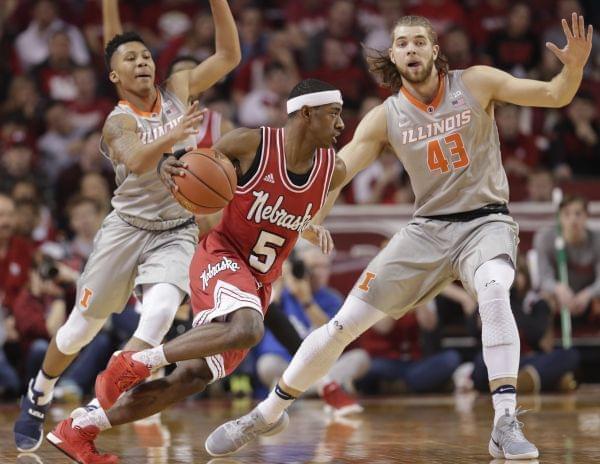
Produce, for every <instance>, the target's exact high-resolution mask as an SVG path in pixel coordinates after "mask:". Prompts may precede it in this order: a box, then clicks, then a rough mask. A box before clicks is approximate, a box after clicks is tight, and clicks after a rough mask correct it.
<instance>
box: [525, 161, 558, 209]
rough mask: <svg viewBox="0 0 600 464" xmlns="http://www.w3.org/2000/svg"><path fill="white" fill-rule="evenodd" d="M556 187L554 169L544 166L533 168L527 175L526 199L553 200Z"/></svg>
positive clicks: (537, 200)
mask: <svg viewBox="0 0 600 464" xmlns="http://www.w3.org/2000/svg"><path fill="white" fill-rule="evenodd" d="M554 187H555V183H554V176H552V171H550V170H549V169H546V168H543V167H541V168H537V169H533V170H532V171H531V172H530V173H529V176H528V177H527V197H526V198H525V201H535V202H544V201H552V190H553V189H554Z"/></svg>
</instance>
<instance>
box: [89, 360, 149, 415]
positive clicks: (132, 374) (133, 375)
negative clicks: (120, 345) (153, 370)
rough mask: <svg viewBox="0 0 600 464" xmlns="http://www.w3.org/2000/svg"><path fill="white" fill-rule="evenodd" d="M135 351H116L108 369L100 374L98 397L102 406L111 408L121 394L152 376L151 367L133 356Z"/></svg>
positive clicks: (97, 384) (97, 381)
mask: <svg viewBox="0 0 600 464" xmlns="http://www.w3.org/2000/svg"><path fill="white" fill-rule="evenodd" d="M135 353H136V352H135V351H120V352H116V353H115V354H113V355H112V357H111V358H110V361H109V362H108V366H106V369H105V370H104V371H102V372H100V374H98V377H97V378H96V398H98V401H99V402H100V406H102V408H104V409H109V408H110V407H111V406H112V405H113V404H115V402H116V401H117V399H119V396H121V395H122V394H123V393H125V392H126V391H127V390H130V389H132V388H133V387H135V386H136V385H138V384H140V383H142V382H143V381H144V379H146V378H147V377H149V376H150V369H148V368H147V367H146V365H145V364H144V363H141V362H138V361H134V360H133V359H132V358H131V356H133V355H134V354H135Z"/></svg>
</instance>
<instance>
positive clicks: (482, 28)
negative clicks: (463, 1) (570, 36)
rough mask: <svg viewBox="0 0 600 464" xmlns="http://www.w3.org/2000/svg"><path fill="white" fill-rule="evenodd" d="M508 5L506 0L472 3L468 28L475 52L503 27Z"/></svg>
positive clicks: (481, 48)
mask: <svg viewBox="0 0 600 464" xmlns="http://www.w3.org/2000/svg"><path fill="white" fill-rule="evenodd" d="M509 6H510V2H509V1H508V0H482V1H479V2H476V3H475V4H474V5H473V7H472V9H471V11H469V15H468V19H469V27H468V29H469V35H470V36H471V39H472V40H473V44H474V45H475V47H476V51H477V52H480V51H482V50H483V48H484V47H485V44H487V43H488V41H489V38H490V37H491V36H493V35H494V34H495V33H497V32H500V31H501V30H502V29H504V27H505V26H506V17H507V14H508V7H509ZM569 14H570V13H569Z"/></svg>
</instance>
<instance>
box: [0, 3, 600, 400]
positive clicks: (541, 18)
mask: <svg viewBox="0 0 600 464" xmlns="http://www.w3.org/2000/svg"><path fill="white" fill-rule="evenodd" d="M229 3H230V5H231V7H232V9H233V12H234V15H235V17H236V20H237V21H238V30H239V34H240V40H241V47H242V54H243V58H242V63H241V64H240V66H239V67H238V68H237V69H236V70H234V71H233V72H232V73H231V74H230V75H229V76H228V77H227V78H226V79H224V80H223V81H222V82H220V83H219V84H218V85H216V86H215V87H214V88H213V89H210V90H209V91H208V92H206V93H205V94H204V95H202V96H201V103H202V104H203V105H205V106H207V107H209V108H211V109H213V110H215V111H218V112H219V113H221V114H222V116H223V120H224V121H227V122H228V123H229V122H232V123H233V125H236V126H237V125H242V126H247V127H258V126H261V125H271V126H280V125H282V124H284V122H285V120H286V112H285V100H286V98H287V95H288V93H289V91H290V90H291V88H292V87H293V86H294V85H295V84H296V83H297V82H298V81H299V80H300V79H302V78H307V77H314V78H318V79H322V80H325V81H328V82H330V83H332V84H334V85H335V86H337V87H338V88H339V89H340V90H341V91H342V93H343V97H344V111H343V115H342V116H343V119H344V121H345V123H346V129H345V131H344V134H343V136H342V137H341V138H340V140H339V142H338V143H339V147H341V146H343V145H344V144H345V143H347V142H348V141H349V140H350V139H351V138H352V134H353V131H354V129H355V127H356V124H357V122H358V121H359V120H360V119H361V118H362V117H363V116H364V114H365V113H366V112H368V111H369V110H370V109H371V108H373V107H374V106H376V105H377V104H379V103H380V102H382V101H383V99H385V98H386V97H387V96H389V95H390V93H389V91H388V90H386V89H384V88H382V87H380V86H379V85H378V84H377V83H376V82H375V81H374V79H373V77H372V76H371V75H370V74H369V73H368V71H367V69H366V64H365V58H364V57H365V52H366V53H369V50H371V51H372V50H385V49H387V48H388V47H389V45H390V34H391V30H392V28H393V25H394V24H395V22H396V21H397V19H399V18H400V17H401V16H403V15H406V14H417V15H422V16H425V17H427V18H428V19H430V21H431V22H432V24H433V25H434V28H435V29H436V31H437V33H438V34H439V42H440V46H441V50H442V53H444V54H445V55H446V56H447V57H448V60H449V64H450V68H451V69H452V68H459V69H460V68H465V67H468V66H471V65H474V64H489V65H493V66H496V67H498V68H500V69H503V70H505V71H508V72H510V73H512V74H514V75H515V76H518V77H532V78H536V79H542V80H549V79H551V78H552V77H553V76H554V75H556V74H557V73H558V72H559V71H560V69H561V64H560V63H559V61H558V60H557V59H556V58H555V57H554V55H553V54H552V53H551V52H549V51H548V50H547V49H546V47H545V45H544V44H545V42H547V41H550V42H554V43H556V44H557V45H558V46H559V47H562V46H563V45H564V42H565V39H564V33H563V30H562V27H561V25H560V18H563V17H564V18H566V17H569V16H570V14H571V12H573V11H575V12H578V13H581V14H584V15H585V18H586V22H589V23H592V24H593V25H594V26H595V27H596V30H598V29H599V27H598V26H599V22H598V15H599V4H598V2H596V1H595V0H587V1H578V0H554V1H552V0H529V1H527V2H515V1H508V0H354V1H351V0H303V1H285V0H264V1H251V0H231V1H230V2H229ZM120 12H121V15H122V18H123V22H124V26H125V29H127V30H135V31H136V32H138V33H140V34H141V35H142V37H143V38H144V40H145V41H146V44H147V45H148V46H149V48H150V49H151V51H152V53H153V56H154V59H155V62H156V65H157V79H158V80H161V81H162V80H163V79H164V78H165V77H166V76H168V75H169V73H170V72H171V65H172V63H173V62H174V61H175V60H177V59H181V58H182V57H185V58H186V60H191V61H196V62H199V61H202V60H203V59H205V58H206V57H208V56H209V55H210V54H211V53H212V52H213V41H214V25H213V22H212V18H211V16H210V11H209V7H208V2H206V1H203V0H130V1H129V0H128V1H122V2H121V5H120ZM594 34H595V35H594V45H593V49H592V56H591V58H590V60H589V64H588V65H587V67H586V69H585V75H584V82H583V84H582V86H581V90H580V91H579V93H578V94H577V95H576V97H575V98H574V100H573V102H572V103H571V104H570V105H568V106H567V107H565V108H561V109H558V110H546V109H536V108H518V107H515V106H512V105H502V106H500V107H497V108H496V113H495V117H496V121H497V125H498V131H499V136H500V141H501V145H502V156H503V159H504V165H505V168H506V170H507V173H508V176H509V181H510V185H511V200H512V201H531V202H547V201H550V200H551V192H552V188H553V187H554V186H555V185H569V186H570V190H571V191H577V192H581V193H583V194H584V196H585V197H587V199H590V200H600V188H598V186H599V185H600V119H599V116H600V105H599V102H600V85H599V83H600V35H599V34H598V32H595V33H594ZM117 100H118V98H117V96H116V95H115V93H114V89H113V87H112V85H111V84H110V82H109V81H108V78H107V72H106V68H105V65H104V61H103V47H102V14H101V0H4V1H3V2H1V4H0V173H1V174H0V303H1V306H2V308H3V316H2V319H0V347H1V348H2V349H0V394H1V395H2V396H4V397H7V398H13V397H15V396H16V395H17V394H18V393H19V392H20V391H21V390H22V388H23V380H24V379H27V378H29V377H31V376H32V375H33V373H35V372H36V371H37V369H38V368H39V364H40V362H41V359H42V358H43V353H44V351H45V349H46V346H47V343H48V340H49V339H50V337H51V336H52V335H53V334H54V333H55V331H56V330H57V329H58V327H59V326H60V325H61V324H62V322H63V321H64V319H65V317H66V315H68V312H69V311H70V309H71V308H72V306H73V304H72V303H73V299H74V293H75V290H74V288H75V287H74V286H75V282H76V280H77V277H78V275H79V272H80V271H81V270H82V268H83V265H84V264H85V261H86V259H87V258H88V256H89V253H90V251H91V249H92V243H93V238H94V235H95V233H96V231H97V230H98V228H99V227H100V224H101V222H102V220H103V218H104V217H105V215H106V214H107V213H108V212H109V211H110V209H111V205H110V197H111V194H112V191H113V189H114V187H115V184H114V174H113V170H112V166H111V163H110V162H109V161H108V160H106V159H104V158H103V157H102V156H101V155H100V153H99V144H100V131H101V128H102V125H103V122H104V120H105V118H106V116H107V115H108V113H109V112H110V111H111V109H112V107H113V106H114V105H115V103H116V101H117ZM222 127H225V126H222ZM339 147H338V148H339ZM341 201H343V202H346V203H349V204H399V203H411V202H412V201H413V196H412V191H411V187H410V184H409V182H408V179H407V176H406V175H405V173H404V172H403V168H402V166H401V164H400V163H399V162H398V160H397V159H396V157H395V156H394V155H393V154H392V153H391V152H390V153H384V154H383V155H382V157H381V158H380V159H379V160H378V161H377V162H376V163H374V164H373V165H372V166H370V167H369V168H368V169H366V170H365V171H363V172H362V173H361V174H359V175H358V176H357V177H356V178H355V179H354V181H353V182H352V183H351V184H350V185H349V186H348V187H347V188H346V190H345V192H344V195H343V196H342V198H341ZM587 207H588V206H587V200H586V198H584V197H581V198H570V199H567V201H566V202H565V204H564V205H563V208H562V209H561V220H562V221H563V222H564V224H563V227H564V228H565V230H568V231H570V232H569V239H568V240H567V242H568V245H567V246H568V250H569V247H571V248H570V250H571V253H572V255H571V256H573V254H574V256H576V257H577V259H575V260H574V261H573V262H571V261H570V268H569V272H570V277H571V278H572V279H571V280H570V282H572V284H571V287H568V286H567V288H564V287H563V286H561V284H558V283H557V280H558V279H557V278H556V276H555V269H556V263H555V259H554V258H553V256H554V254H553V252H552V242H551V240H552V239H553V238H552V237H551V234H552V233H553V232H552V231H550V230H549V231H540V232H539V233H538V236H536V239H535V241H534V245H535V252H536V253H535V254H534V255H533V258H531V259H529V262H530V263H537V265H533V266H529V267H528V266H526V265H520V266H519V272H518V274H517V278H516V284H515V288H514V291H513V310H514V311H515V316H516V318H517V321H518V324H519V328H520V330H521V335H522V342H523V349H524V357H523V366H522V367H523V369H522V372H523V379H521V380H522V382H521V384H522V385H525V386H527V385H529V386H531V388H532V389H533V390H536V391H539V390H540V389H544V390H551V389H563V390H569V389H573V388H575V386H576V384H577V382H576V380H577V377H578V376H582V377H581V378H583V379H584V380H592V381H600V379H598V378H593V375H592V376H591V377H590V376H589V375H588V374H579V373H578V372H580V371H579V370H580V368H581V364H582V363H583V364H585V363H586V362H588V364H589V363H591V362H598V360H600V356H598V354H597V351H593V350H592V351H591V352H589V353H588V352H587V351H586V352H585V353H583V357H582V351H581V350H575V349H571V350H562V349H555V340H554V338H553V334H554V332H555V330H554V329H555V328H556V327H555V326H556V320H557V318H556V317H555V315H556V314H557V309H558V308H559V307H560V306H563V307H567V308H569V310H570V312H571V314H572V315H573V317H574V318H575V326H576V328H577V327H578V324H579V326H581V328H582V330H583V329H585V330H587V331H588V332H589V333H590V334H595V336H596V337H597V335H598V333H599V332H598V329H597V328H596V329H594V327H598V326H599V319H600V304H599V303H598V298H599V297H600V285H599V282H600V269H599V267H600V237H599V236H598V234H597V233H596V232H593V231H591V230H589V229H588V228H587V225H586V221H587V216H588V211H587ZM544 234H546V235H544ZM523 251H525V250H523ZM299 256H303V257H302V258H299V259H301V260H302V261H303V262H304V261H306V262H307V263H305V264H307V265H306V272H305V274H303V275H300V276H299V275H297V273H296V274H294V273H292V272H291V271H289V270H288V271H286V273H285V276H284V279H283V283H282V287H281V289H280V291H279V292H278V293H277V295H278V299H279V301H277V302H276V303H277V304H281V305H282V307H283V308H284V310H285V311H286V313H287V314H288V315H289V317H290V320H292V322H293V323H294V325H296V326H297V328H298V332H299V333H304V334H305V333H307V332H308V331H309V330H311V329H313V328H314V327H315V326H318V325H319V324H320V323H322V322H323V321H324V320H327V318H328V317H330V316H331V314H333V313H334V312H335V311H336V310H337V309H338V308H339V306H340V305H341V302H342V295H339V294H337V293H336V292H335V290H333V289H328V290H327V292H325V291H324V289H327V280H328V275H329V272H330V265H331V263H330V262H329V259H328V258H326V257H324V256H322V255H319V254H318V253H315V252H314V250H312V251H311V250H308V251H306V250H305V251H303V252H302V253H299ZM527 262H528V260H527V259H523V260H521V263H527ZM532 267H533V270H534V272H533V274H534V275H532ZM540 276H542V277H540ZM536 279H537V283H536ZM299 289H300V290H299ZM307 289H309V291H311V292H314V293H315V294H316V293H318V292H322V293H323V292H324V293H323V294H322V295H321V296H320V297H319V298H317V296H315V301H317V302H318V305H319V307H320V308H321V309H322V310H323V315H322V317H316V318H315V317H308V316H307V315H306V314H304V313H303V312H302V305H301V304H299V303H298V302H299V301H301V300H302V299H303V298H304V296H302V295H301V294H299V292H302V291H303V292H306V291H307ZM135 306H136V302H135V300H134V299H132V300H131V301H130V304H129V305H128V306H127V308H126V309H125V311H124V312H123V313H122V314H120V315H117V316H114V317H113V318H112V319H111V321H110V323H109V324H108V325H107V326H106V327H105V330H104V331H103V332H102V333H101V335H100V336H99V337H98V338H97V339H96V340H95V341H94V342H93V343H92V345H90V346H89V347H88V348H87V349H86V351H85V352H84V353H83V354H82V356H80V359H79V360H78V361H77V362H76V363H75V364H74V365H73V366H72V367H71V368H70V370H69V372H68V374H67V375H66V376H65V377H64V379H63V380H61V385H62V387H63V391H64V392H70V393H73V392H75V393H76V394H78V395H80V394H83V393H89V391H90V388H91V386H92V385H93V381H94V379H95V375H96V373H97V372H98V371H99V370H100V369H101V368H103V367H104V365H105V363H106V360H107V359H108V357H109V356H110V354H111V353H112V351H113V350H114V349H116V348H117V347H118V346H119V344H120V343H122V342H123V341H124V340H126V339H127V338H128V337H129V335H131V333H132V332H133V330H134V328H135V325H136V321H137V317H138V316H137V313H136V311H135ZM476 309H477V305H476V302H475V301H474V300H473V299H472V297H470V296H469V295H468V294H467V293H466V292H465V291H464V290H463V289H462V288H461V287H460V286H450V287H448V288H447V289H446V290H445V291H444V293H443V294H442V295H441V296H440V297H439V298H437V299H436V300H435V301H434V302H432V303H431V304H429V305H427V306H424V307H422V308H418V309H417V310H415V311H413V312H411V313H410V314H409V315H407V316H406V317H404V318H403V319H401V320H400V321H398V322H395V321H393V320H389V321H388V320H386V321H382V323H380V324H378V325H377V326H376V327H375V328H374V329H372V330H371V331H369V332H368V333H367V334H365V336H363V337H361V339H359V341H358V342H357V343H356V344H355V345H354V346H353V347H352V349H353V350H354V352H353V353H352V356H354V358H353V359H352V360H351V361H348V363H347V364H352V365H353V366H355V367H356V369H355V370H354V371H352V372H348V370H347V369H346V370H344V369H342V370H341V371H343V372H340V376H341V377H340V378H339V379H337V380H338V381H339V382H340V383H343V384H344V385H345V386H346V387H347V388H348V389H354V388H358V390H359V391H361V392H364V393H370V394H375V393H379V392H383V393H386V392H390V391H398V390H408V391H414V392H421V391H423V392H428V391H438V390H445V389H446V390H448V389H453V388H455V389H463V390H469V389H473V388H476V389H485V388H486V387H485V385H486V379H487V374H486V372H485V367H484V365H483V362H482V359H481V355H480V354H479V353H478V348H477V346H476V345H469V346H466V345H460V344H458V345H455V346H454V347H450V348H449V347H448V346H447V340H452V339H455V338H456V337H459V338H460V337H462V339H465V337H468V336H470V335H472V336H473V337H472V339H473V340H477V339H478V338H479V337H477V336H476V335H477V331H478V330H479V329H478V321H477V311H476ZM311 316H315V315H314V314H312V315H311ZM187 324H189V320H188V313H187V312H186V310H185V308H184V309H182V312H181V318H180V319H179V320H178V322H176V324H175V325H174V328H173V333H178V332H181V331H182V330H185V328H186V326H187ZM594 324H595V325H594ZM585 330H584V331H585ZM594 330H595V332H594ZM586 333H587V332H586ZM284 351H285V350H282V347H281V346H277V342H276V340H274V339H272V337H271V336H270V335H269V334H268V335H267V337H265V341H264V342H263V343H262V344H261V345H260V346H259V347H258V348H257V349H256V350H255V356H253V357H250V358H249V361H248V362H247V363H246V364H245V366H244V368H243V369H242V370H241V377H240V376H238V377H237V378H236V377H234V379H233V380H232V385H233V384H236V385H235V386H234V387H233V388H232V389H234V390H240V391H248V388H250V389H254V390H257V391H260V390H261V389H268V388H269V387H270V383H272V382H273V379H275V378H276V377H277V376H278V375H279V374H280V372H281V370H282V368H281V366H282V365H285V363H287V361H288V360H289V355H287V354H285V353H284ZM349 354H350V353H349ZM265 356H266V357H265ZM594 356H598V357H597V358H594ZM594 359H595V361H594ZM586 360H587V361H586ZM465 361H466V362H465ZM244 376H246V377H244ZM240 378H242V379H244V378H245V379H246V380H243V381H240V380H239V379H240ZM523 388H525V387H523ZM58 396H60V393H59V395H58Z"/></svg>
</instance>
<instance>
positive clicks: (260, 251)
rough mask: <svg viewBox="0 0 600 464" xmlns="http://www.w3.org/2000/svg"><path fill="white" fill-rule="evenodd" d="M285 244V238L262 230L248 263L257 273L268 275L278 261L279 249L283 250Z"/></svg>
mask: <svg viewBox="0 0 600 464" xmlns="http://www.w3.org/2000/svg"><path fill="white" fill-rule="evenodd" d="M284 243H285V238H283V237H280V236H279V235H276V234H272V233H271V232H267V231H266V230H262V231H261V232H260V235H259V236H258V240H257V241H256V243H255V244H254V247H253V248H252V254H251V255H250V258H249V259H248V263H249V264H250V266H252V267H253V268H254V269H256V270H257V271H259V272H262V273H263V274H266V273H267V272H269V270H270V269H271V266H273V263H274V262H275V259H277V248H281V247H282V246H283V244H284Z"/></svg>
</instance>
